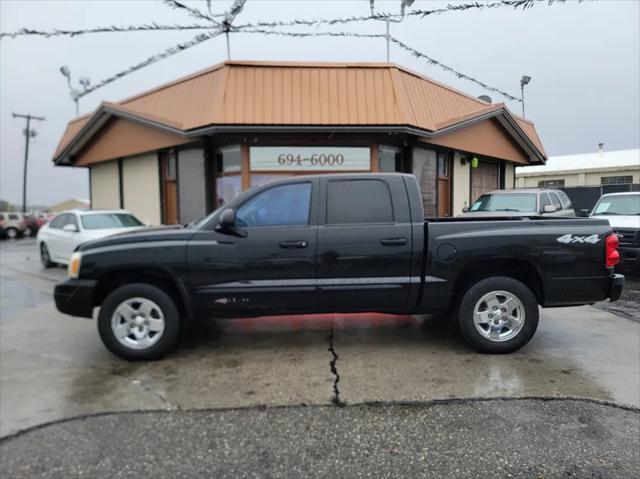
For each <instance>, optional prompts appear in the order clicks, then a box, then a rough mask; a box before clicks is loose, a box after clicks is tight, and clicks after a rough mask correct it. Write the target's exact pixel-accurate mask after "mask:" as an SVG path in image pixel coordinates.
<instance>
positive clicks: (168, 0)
mask: <svg viewBox="0 0 640 479" xmlns="http://www.w3.org/2000/svg"><path fill="white" fill-rule="evenodd" d="M162 3H164V4H165V5H166V6H168V7H170V8H173V9H175V10H182V11H184V12H186V13H188V14H189V15H190V16H192V17H193V18H196V19H198V20H206V21H208V22H211V23H213V24H214V25H220V22H219V21H218V20H216V19H215V18H214V17H213V15H207V14H206V13H202V12H201V11H200V10H198V9H197V8H192V7H190V6H188V5H185V4H184V3H181V2H178V0H163V1H162Z"/></svg>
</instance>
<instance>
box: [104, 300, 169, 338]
mask: <svg viewBox="0 0 640 479" xmlns="http://www.w3.org/2000/svg"><path fill="white" fill-rule="evenodd" d="M164 327H165V322H164V314H163V313H162V309H160V306H158V305H157V304H156V303H154V302H153V301H151V300H150V299H147V298H129V299H127V300H125V301H123V302H122V303H120V304H119V305H118V307H117V308H116V309H115V311H114V312H113V315H112V316H111V330H112V331H113V335H114V336H115V337H116V339H117V340H118V342H120V344H122V345H123V346H126V347H127V348H130V349H137V350H140V349H147V348H150V347H151V346H153V345H154V344H156V343H157V342H158V341H159V340H160V338H161V337H162V333H163V332H164Z"/></svg>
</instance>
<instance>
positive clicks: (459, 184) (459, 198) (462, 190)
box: [451, 153, 471, 216]
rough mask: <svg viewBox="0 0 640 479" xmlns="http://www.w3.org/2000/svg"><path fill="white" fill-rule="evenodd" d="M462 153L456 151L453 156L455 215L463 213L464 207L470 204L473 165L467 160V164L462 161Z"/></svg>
mask: <svg viewBox="0 0 640 479" xmlns="http://www.w3.org/2000/svg"><path fill="white" fill-rule="evenodd" d="M460 158H462V155H461V154H460V153H456V154H455V155H454V156H453V180H452V182H451V184H452V185H453V216H455V215H459V214H460V213H462V208H463V207H465V206H469V193H470V192H469V186H470V183H469V181H470V180H469V175H470V172H471V165H470V164H469V162H468V161H467V162H466V164H465V165H463V164H462V163H461V162H460Z"/></svg>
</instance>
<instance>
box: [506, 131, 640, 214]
mask: <svg viewBox="0 0 640 479" xmlns="http://www.w3.org/2000/svg"><path fill="white" fill-rule="evenodd" d="M603 146H604V145H603V144H602V143H600V145H599V149H598V151H596V152H595V153H582V154H577V155H564V156H551V157H549V160H548V161H547V163H546V165H540V166H525V167H519V168H516V186H517V187H518V188H535V187H556V188H562V189H563V190H564V191H565V193H567V195H568V196H569V198H570V199H571V202H572V203H573V205H574V208H575V209H576V211H578V212H582V214H586V213H587V212H588V211H590V210H591V208H593V206H594V205H595V204H596V202H597V201H598V198H600V196H602V195H603V194H606V193H618V192H622V191H640V149H633V150H615V151H605V150H604V148H603Z"/></svg>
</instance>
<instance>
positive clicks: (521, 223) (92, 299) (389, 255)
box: [54, 174, 624, 359]
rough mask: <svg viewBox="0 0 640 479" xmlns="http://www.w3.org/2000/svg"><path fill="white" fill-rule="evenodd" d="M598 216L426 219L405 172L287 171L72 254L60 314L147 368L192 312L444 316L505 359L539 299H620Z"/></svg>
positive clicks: (520, 340)
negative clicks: (92, 327)
mask: <svg viewBox="0 0 640 479" xmlns="http://www.w3.org/2000/svg"><path fill="white" fill-rule="evenodd" d="M617 244H618V239H617V237H616V235H614V234H613V233H612V230H611V227H610V226H609V223H608V222H607V221H606V220H598V219H564V218H544V219H543V218H535V217H531V218H481V219H480V218H470V219H469V220H454V219H427V220H425V218H424V214H423V208H422V198H421V194H420V190H419V188H418V184H417V182H416V179H415V177H413V176H411V175H404V174H366V175H355V174H345V175H322V176H304V177H294V178H291V179H287V180H282V181H276V182H273V183H269V184H267V185H265V186H262V187H259V188H254V189H251V190H249V191H246V192H245V193H243V194H242V195H240V196H239V197H238V198H236V199H235V200H233V201H231V202H230V203H228V204H226V205H225V206H224V207H223V208H221V209H219V210H218V211H216V212H214V213H212V214H211V215H209V216H208V217H206V218H204V219H203V220H201V221H199V222H198V223H197V224H195V225H193V226H191V227H189V228H184V229H183V228H180V229H175V228H174V229H149V230H142V231H137V232H133V233H127V234H121V235H116V236H112V237H109V238H105V239H102V240H97V241H91V242H88V243H85V244H83V245H81V246H79V247H78V248H77V250H76V252H74V254H73V256H72V258H71V262H70V265H69V275H70V279H68V280H66V281H64V282H62V283H60V284H58V285H57V286H56V288H55V293H54V296H55V301H56V305H57V308H58V310H60V311H61V312H63V313H66V314H70V315H73V316H83V317H92V313H93V309H94V308H95V307H97V306H100V312H99V314H98V329H99V332H100V336H101V338H102V340H103V342H104V344H105V345H106V346H107V348H109V349H110V350H111V351H112V352H113V353H115V354H116V355H118V356H120V357H122V358H126V359H153V358H158V357H160V356H162V355H164V354H166V353H167V352H168V351H169V350H170V349H171V348H172V347H173V346H174V344H175V342H176V338H177V335H178V331H179V328H180V327H181V325H185V324H189V323H190V322H193V321H197V320H200V319H201V318H205V317H215V318H233V317H246V316H258V315H268V314H275V313H277V314H298V313H319V312H355V311H379V312H387V313H404V314H407V313H409V314H421V313H432V312H448V311H452V312H454V313H457V318H458V322H459V324H460V329H461V331H462V333H463V335H464V337H465V338H466V339H467V340H468V342H469V343H470V344H471V346H472V347H474V348H475V349H477V350H478V351H481V352H486V353H509V352H512V351H515V350H517V349H518V348H520V347H522V346H524V345H525V344H526V343H527V342H528V341H529V340H530V339H531V337H532V336H533V334H534V333H535V331H536V328H537V325H538V305H541V306H544V307H554V306H570V305H580V304H589V303H594V302H596V301H601V300H604V299H606V298H609V299H610V300H611V301H614V300H616V299H618V298H619V296H620V294H621V292H622V288H623V286H624V277H623V276H621V275H617V274H614V273H613V266H614V265H615V263H616V262H617V261H618V258H619V256H618V252H617V251H616V247H617Z"/></svg>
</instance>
